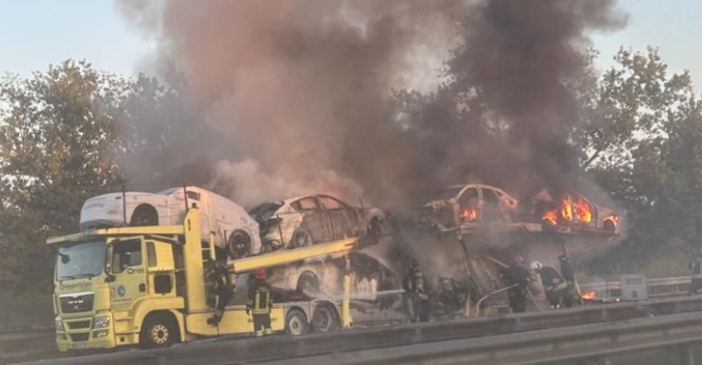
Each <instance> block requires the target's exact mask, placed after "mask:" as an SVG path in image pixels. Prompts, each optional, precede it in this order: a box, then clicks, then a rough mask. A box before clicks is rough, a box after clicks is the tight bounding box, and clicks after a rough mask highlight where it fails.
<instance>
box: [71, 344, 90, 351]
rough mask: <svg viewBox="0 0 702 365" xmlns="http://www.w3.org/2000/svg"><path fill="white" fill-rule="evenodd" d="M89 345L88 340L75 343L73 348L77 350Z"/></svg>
mask: <svg viewBox="0 0 702 365" xmlns="http://www.w3.org/2000/svg"><path fill="white" fill-rule="evenodd" d="M87 347H88V343H87V342H79V343H74V344H73V348H74V349H76V350H82V349H85V348H87Z"/></svg>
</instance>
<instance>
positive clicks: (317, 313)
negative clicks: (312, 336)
mask: <svg viewBox="0 0 702 365" xmlns="http://www.w3.org/2000/svg"><path fill="white" fill-rule="evenodd" d="M340 325H341V323H339V316H338V315H337V313H336V309H334V307H333V306H331V305H329V304H319V305H317V307H316V308H315V309H314V313H313V314H312V328H313V329H314V331H315V332H320V333H327V332H332V331H335V330H337V329H338V328H339V327H340Z"/></svg>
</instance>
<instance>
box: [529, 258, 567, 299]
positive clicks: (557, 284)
mask: <svg viewBox="0 0 702 365" xmlns="http://www.w3.org/2000/svg"><path fill="white" fill-rule="evenodd" d="M530 266H531V269H532V270H534V272H535V273H536V274H538V275H539V276H541V283H542V284H543V285H544V292H545V294H546V299H547V300H548V303H549V305H550V306H551V308H552V309H558V308H560V307H561V305H564V306H565V307H566V308H570V307H572V306H573V302H572V300H571V298H570V295H568V284H566V281H565V279H564V278H563V276H561V274H559V273H558V271H556V269H554V268H552V267H550V266H544V265H543V264H542V263H541V262H539V261H532V263H531V265H530Z"/></svg>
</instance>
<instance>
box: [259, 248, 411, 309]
mask: <svg viewBox="0 0 702 365" xmlns="http://www.w3.org/2000/svg"><path fill="white" fill-rule="evenodd" d="M348 259H349V264H350V271H351V296H352V299H354V300H355V301H366V302H382V303H383V304H384V305H386V306H389V305H391V303H393V302H395V301H397V299H399V293H398V291H399V290H400V289H401V285H400V275H398V274H397V273H395V272H394V271H392V270H391V269H390V268H389V267H387V266H386V265H385V264H383V263H382V262H381V261H380V260H378V259H376V258H374V257H372V256H370V255H367V254H365V253H363V252H352V253H350V254H349V255H348ZM345 265H346V263H345V260H344V258H343V257H338V258H335V259H327V260H308V261H301V262H298V263H295V264H291V265H287V266H285V267H274V268H270V269H269V270H268V271H269V277H268V282H269V283H270V284H271V286H272V287H273V288H275V289H276V290H280V291H284V292H288V293H289V295H291V296H293V299H298V300H301V299H310V298H330V297H332V298H336V297H340V296H341V295H342V293H343V277H344V274H345V272H346V270H345ZM337 299H338V298H337Z"/></svg>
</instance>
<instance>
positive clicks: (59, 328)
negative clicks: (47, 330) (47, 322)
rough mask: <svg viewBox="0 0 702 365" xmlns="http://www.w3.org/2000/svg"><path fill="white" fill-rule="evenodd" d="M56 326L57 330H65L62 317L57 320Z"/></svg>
mask: <svg viewBox="0 0 702 365" xmlns="http://www.w3.org/2000/svg"><path fill="white" fill-rule="evenodd" d="M54 327H55V328H56V332H63V331H64V329H63V322H61V320H60V319H57V320H56V325H55V326H54Z"/></svg>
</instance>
